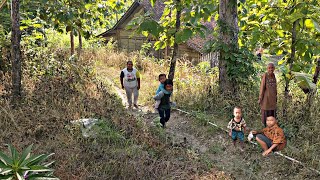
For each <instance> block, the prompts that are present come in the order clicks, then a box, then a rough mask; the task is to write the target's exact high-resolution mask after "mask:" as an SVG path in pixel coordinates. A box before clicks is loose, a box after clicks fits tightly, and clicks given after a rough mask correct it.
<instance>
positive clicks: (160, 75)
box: [159, 74, 167, 80]
mask: <svg viewBox="0 0 320 180" xmlns="http://www.w3.org/2000/svg"><path fill="white" fill-rule="evenodd" d="M162 76H164V77H167V75H166V74H159V80H160V77H162Z"/></svg>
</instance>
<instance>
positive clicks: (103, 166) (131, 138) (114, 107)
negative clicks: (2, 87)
mask: <svg viewBox="0 0 320 180" xmlns="http://www.w3.org/2000/svg"><path fill="white" fill-rule="evenodd" d="M102 55H105V56H102V57H108V56H109V55H115V54H102ZM83 58H84V60H83V61H79V62H77V63H79V64H77V65H76V66H70V67H78V68H76V69H72V68H70V69H68V74H64V75H63V76H59V75H56V76H54V77H53V76H46V77H44V76H43V77H40V78H39V79H38V78H36V79H32V78H29V77H27V76H25V79H24V81H23V82H24V86H25V92H24V97H23V98H22V100H21V102H20V104H19V105H16V106H15V108H14V109H13V108H12V107H11V106H10V102H9V100H8V99H5V98H1V99H0V107H1V113H0V119H1V124H0V128H1V130H2V131H1V133H0V144H1V147H0V148H1V150H4V149H6V148H5V144H6V143H12V144H13V145H14V146H15V147H17V148H18V149H19V150H21V149H23V148H25V147H26V146H27V145H29V144H31V143H33V144H35V146H34V153H35V154H38V153H55V155H54V156H53V157H52V158H53V159H54V160H55V161H56V162H55V164H54V166H53V168H54V169H55V170H56V171H55V175H56V176H57V177H59V178H60V179H72V180H74V179H136V178H138V177H140V178H143V179H159V178H160V179H168V178H170V179H171V178H172V179H174V178H176V179H180V178H186V179H188V178H200V177H201V176H204V177H206V176H208V177H210V176H215V174H218V176H217V177H220V179H221V178H222V179H228V176H226V175H224V174H223V173H222V174H219V172H217V171H215V170H214V169H211V168H210V167H208V166H207V165H206V163H205V162H203V161H198V159H196V158H193V156H190V154H189V152H188V151H187V150H186V149H184V148H181V147H175V148H172V147H170V146H168V144H166V143H165V142H163V141H162V140H163V139H161V138H160V136H159V133H160V134H161V133H163V132H161V129H157V130H155V131H154V132H152V133H151V132H150V131H149V130H148V128H147V127H146V126H145V125H144V123H142V121H141V119H139V118H137V117H135V116H133V115H131V114H128V113H127V112H126V111H125V109H124V108H123V106H122V104H121V100H120V99H119V98H118V97H117V96H116V95H115V94H114V93H113V88H112V86H111V85H110V84H108V82H107V81H105V79H104V77H101V76H100V75H99V74H97V76H91V75H90V74H86V73H84V72H85V70H84V69H82V67H88V66H90V64H91V63H92V60H95V61H97V60H100V58H101V54H99V53H95V52H88V53H84V57H83ZM88 117H93V118H98V119H101V120H102V122H101V123H99V125H98V126H96V127H95V128H96V129H97V131H98V132H99V133H98V134H97V135H96V136H94V137H90V138H84V137H82V135H81V127H80V126H77V125H73V124H71V123H70V121H72V120H77V119H79V118H88ZM158 131H159V132H158Z"/></svg>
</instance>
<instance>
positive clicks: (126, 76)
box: [120, 61, 140, 108]
mask: <svg viewBox="0 0 320 180" xmlns="http://www.w3.org/2000/svg"><path fill="white" fill-rule="evenodd" d="M120 82H121V87H122V89H124V90H125V91H126V94H127V99H128V104H129V108H131V107H132V94H133V106H134V107H135V108H138V97H139V89H140V72H139V71H138V70H137V69H135V68H133V63H132V61H128V62H127V67H126V68H124V69H123V70H122V71H121V74H120Z"/></svg>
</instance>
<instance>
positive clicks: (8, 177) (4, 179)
mask: <svg viewBox="0 0 320 180" xmlns="http://www.w3.org/2000/svg"><path fill="white" fill-rule="evenodd" d="M13 178H14V176H13V175H12V174H9V175H1V174H0V179H1V180H12V179H13Z"/></svg>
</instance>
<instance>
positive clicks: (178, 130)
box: [99, 70, 320, 180]
mask: <svg viewBox="0 0 320 180" xmlns="http://www.w3.org/2000/svg"><path fill="white" fill-rule="evenodd" d="M99 72H100V73H106V72H107V71H102V70H100V71H99ZM101 75H102V74H101ZM102 77H108V74H103V75H102ZM109 77H110V74H109ZM108 81H109V83H111V84H114V82H113V81H112V80H108ZM114 88H115V92H116V93H117V94H118V96H119V97H120V98H121V99H122V102H123V105H124V106H126V96H125V95H124V91H123V90H121V89H119V88H118V87H116V86H114ZM128 112H129V113H131V114H133V115H135V116H136V117H137V118H140V119H143V121H144V122H145V124H146V125H147V126H148V127H149V128H154V127H158V128H161V127H160V126H157V124H158V123H159V118H158V116H159V115H158V114H157V113H155V112H153V110H152V109H150V108H149V107H144V106H140V107H139V109H128ZM164 131H165V133H166V137H167V138H166V139H167V143H168V144H170V145H171V146H173V147H174V146H182V147H185V148H186V149H187V150H188V151H190V153H191V154H194V156H196V157H198V158H199V160H202V161H205V162H206V163H207V165H208V166H209V167H216V168H218V169H219V170H221V171H224V172H226V174H230V175H231V176H232V177H234V178H235V179H262V178H268V179H297V180H300V179H320V176H319V175H318V174H315V173H314V172H312V171H310V170H308V169H306V168H303V167H301V166H300V165H298V164H295V163H292V162H290V161H288V160H286V159H284V158H281V157H279V156H276V155H275V154H271V155H269V156H268V157H262V155H261V150H260V149H259V148H258V147H255V146H253V145H252V144H249V143H246V148H245V151H244V152H241V151H240V150H239V147H234V146H233V145H232V143H231V141H230V138H229V137H228V136H227V134H226V133H225V132H224V131H221V130H220V129H218V128H215V127H213V126H203V125H200V123H199V121H198V120H197V119H196V118H195V117H192V116H190V115H187V114H185V113H181V112H178V111H175V110H173V111H172V114H171V118H170V120H169V122H168V123H167V127H166V128H165V129H164Z"/></svg>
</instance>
